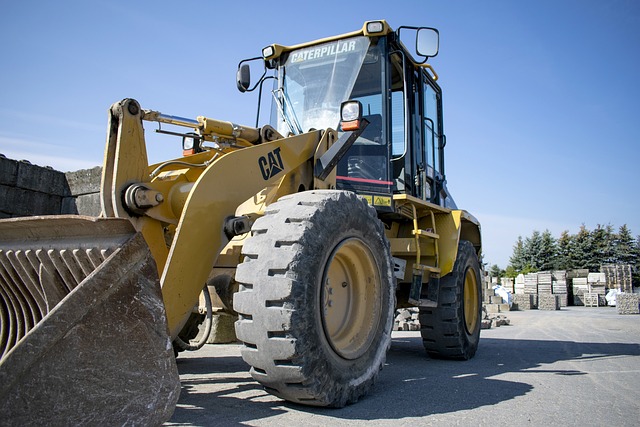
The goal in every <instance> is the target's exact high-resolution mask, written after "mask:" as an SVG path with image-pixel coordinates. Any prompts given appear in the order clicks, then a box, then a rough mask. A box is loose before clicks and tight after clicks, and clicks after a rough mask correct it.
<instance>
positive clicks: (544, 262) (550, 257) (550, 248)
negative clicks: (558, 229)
mask: <svg viewBox="0 0 640 427" xmlns="http://www.w3.org/2000/svg"><path fill="white" fill-rule="evenodd" d="M540 239H541V241H540V253H539V254H538V265H539V266H540V270H542V271H549V270H553V268H554V267H555V263H556V257H557V253H558V248H557V245H556V239H554V237H553V236H552V235H551V232H550V231H549V230H544V231H543V232H542V236H541V237H540Z"/></svg>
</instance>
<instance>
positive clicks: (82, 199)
mask: <svg viewBox="0 0 640 427" xmlns="http://www.w3.org/2000/svg"><path fill="white" fill-rule="evenodd" d="M101 176H102V168H101V167H99V166H98V167H95V168H93V169H81V170H78V171H75V172H67V173H66V174H65V178H66V180H67V184H68V186H69V195H68V197H66V198H65V199H64V200H63V211H64V212H63V213H71V214H78V215H87V216H100V210H101V208H100V180H101Z"/></svg>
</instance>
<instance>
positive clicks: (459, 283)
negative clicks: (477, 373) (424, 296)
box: [420, 240, 482, 360]
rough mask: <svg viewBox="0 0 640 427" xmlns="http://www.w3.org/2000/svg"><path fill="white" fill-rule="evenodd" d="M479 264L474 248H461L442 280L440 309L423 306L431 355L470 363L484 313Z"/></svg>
mask: <svg viewBox="0 0 640 427" xmlns="http://www.w3.org/2000/svg"><path fill="white" fill-rule="evenodd" d="M480 284H481V280H480V263H479V262H478V256H477V254H476V251H475V249H474V247H473V245H472V244H471V243H470V242H468V241H465V240H462V241H460V244H459V245H458V256H457V257H456V262H455V264H454V266H453V271H452V272H451V274H448V275H447V276H445V277H443V278H441V279H440V290H439V293H438V307H437V308H430V307H420V332H421V334H422V343H423V345H424V348H425V349H426V350H427V353H428V354H429V356H431V357H434V358H441V359H456V360H468V359H471V358H472V357H473V356H474V355H475V354H476V350H477V349H478V341H479V340H480V322H481V319H482V318H481V311H482V304H481V301H482V290H481V287H480Z"/></svg>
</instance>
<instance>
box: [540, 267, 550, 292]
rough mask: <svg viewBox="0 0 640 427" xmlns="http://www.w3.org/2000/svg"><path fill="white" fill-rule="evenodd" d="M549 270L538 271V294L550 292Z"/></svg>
mask: <svg viewBox="0 0 640 427" xmlns="http://www.w3.org/2000/svg"><path fill="white" fill-rule="evenodd" d="M551 277H552V276H551V272H550V271H541V272H539V273H538V295H541V294H545V295H549V294H551V293H552V288H551V286H552V279H551Z"/></svg>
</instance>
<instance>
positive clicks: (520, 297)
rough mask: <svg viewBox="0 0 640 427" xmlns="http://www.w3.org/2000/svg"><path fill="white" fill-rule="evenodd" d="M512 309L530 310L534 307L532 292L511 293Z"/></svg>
mask: <svg viewBox="0 0 640 427" xmlns="http://www.w3.org/2000/svg"><path fill="white" fill-rule="evenodd" d="M512 308H513V309H514V310H531V309H533V308H535V302H534V295H532V294H515V295H513V305H512Z"/></svg>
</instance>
